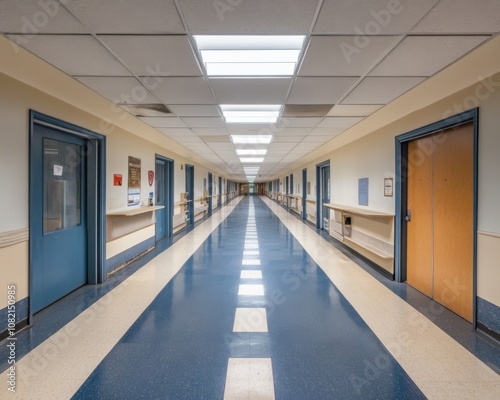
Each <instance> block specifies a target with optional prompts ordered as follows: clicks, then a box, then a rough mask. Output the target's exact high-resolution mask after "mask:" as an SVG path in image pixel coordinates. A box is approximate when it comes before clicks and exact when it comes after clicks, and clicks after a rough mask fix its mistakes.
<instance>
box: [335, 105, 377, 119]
mask: <svg viewBox="0 0 500 400" xmlns="http://www.w3.org/2000/svg"><path fill="white" fill-rule="evenodd" d="M380 108H382V106H381V105H378V104H359V105H345V104H344V105H343V104H337V105H336V106H335V107H333V108H332V109H331V110H330V112H329V113H328V116H330V117H367V116H368V115H371V114H373V113H374V112H375V111H377V110H379V109H380Z"/></svg>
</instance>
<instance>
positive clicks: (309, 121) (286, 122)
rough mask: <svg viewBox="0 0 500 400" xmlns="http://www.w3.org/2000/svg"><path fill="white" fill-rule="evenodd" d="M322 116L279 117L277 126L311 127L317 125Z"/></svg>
mask: <svg viewBox="0 0 500 400" xmlns="http://www.w3.org/2000/svg"><path fill="white" fill-rule="evenodd" d="M322 119H323V118H322V117H305V118H291V117H281V118H280V120H279V122H278V127H281V128H284V127H288V128H313V127H315V126H316V125H318V124H319V123H320V122H321V120H322Z"/></svg>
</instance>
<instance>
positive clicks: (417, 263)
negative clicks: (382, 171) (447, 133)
mask: <svg viewBox="0 0 500 400" xmlns="http://www.w3.org/2000/svg"><path fill="white" fill-rule="evenodd" d="M432 145H433V140H432V137H428V136H427V137H424V138H421V139H416V140H413V141H412V142H410V143H409V144H408V162H409V166H408V206H407V208H408V218H409V222H408V223H407V271H406V275H407V281H408V284H410V285H411V286H413V287H414V288H415V289H417V290H419V291H420V292H422V293H424V294H425V295H426V296H429V297H432V286H433V285H432V280H433V237H432V231H433V215H432V214H433V212H432V207H433V201H432V197H433V193H432V190H433V187H432V170H433V155H432V151H431V152H430V154H429V151H428V150H427V149H429V148H430V146H432Z"/></svg>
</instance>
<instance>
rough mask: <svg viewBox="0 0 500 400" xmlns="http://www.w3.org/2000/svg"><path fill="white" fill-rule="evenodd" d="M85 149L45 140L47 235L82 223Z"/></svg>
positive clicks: (44, 207)
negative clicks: (83, 152)
mask: <svg viewBox="0 0 500 400" xmlns="http://www.w3.org/2000/svg"><path fill="white" fill-rule="evenodd" d="M81 161H82V158H81V146H79V145H76V144H70V143H65V142H61V141H58V140H52V139H43V232H44V233H49V232H54V231H57V230H61V229H66V228H71V227H73V226H77V225H80V224H81V178H82V162H81Z"/></svg>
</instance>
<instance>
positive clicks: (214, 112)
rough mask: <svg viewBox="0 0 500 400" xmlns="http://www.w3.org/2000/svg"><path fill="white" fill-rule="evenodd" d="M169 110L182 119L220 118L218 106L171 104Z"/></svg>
mask: <svg viewBox="0 0 500 400" xmlns="http://www.w3.org/2000/svg"><path fill="white" fill-rule="evenodd" d="M168 108H169V109H170V110H171V111H172V112H173V113H174V114H177V115H178V116H180V117H220V113H219V109H218V108H217V106H216V105H208V104H201V105H200V104H169V105H168Z"/></svg>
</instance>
